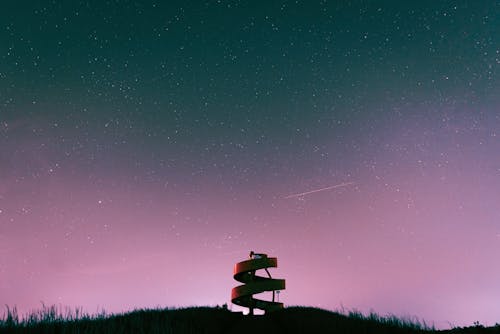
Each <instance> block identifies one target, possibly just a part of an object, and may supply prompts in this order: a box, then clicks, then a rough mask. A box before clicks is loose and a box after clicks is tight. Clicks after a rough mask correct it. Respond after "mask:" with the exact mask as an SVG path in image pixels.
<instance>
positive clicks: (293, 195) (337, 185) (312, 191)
mask: <svg viewBox="0 0 500 334" xmlns="http://www.w3.org/2000/svg"><path fill="white" fill-rule="evenodd" d="M350 184H354V182H344V183H340V184H336V185H334V186H329V187H326V188H320V189H314V190H310V191H306V192H304V193H299V194H292V195H288V196H286V197H284V198H295V197H302V196H305V195H309V194H313V193H317V192H320V191H325V190H330V189H335V188H341V187H345V186H348V185H350Z"/></svg>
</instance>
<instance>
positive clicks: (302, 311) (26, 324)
mask: <svg viewBox="0 0 500 334" xmlns="http://www.w3.org/2000/svg"><path fill="white" fill-rule="evenodd" d="M262 332H265V333H283V334H285V333H286V334H288V333H290V334H294V333H297V334H298V333H353V334H355V333H370V334H376V333H384V334H386V333H387V334H399V333H443V334H445V333H446V334H455V333H457V334H459V333H500V326H496V327H489V328H484V327H482V326H480V325H479V324H477V325H475V326H472V327H467V328H455V329H452V330H446V331H436V330H434V329H433V328H430V327H429V326H427V325H426V324H425V323H419V322H418V321H410V320H405V319H399V318H396V317H380V316H378V315H376V314H371V315H368V316H363V315H362V314H360V313H357V312H350V313H349V314H347V315H345V314H340V313H337V312H330V311H326V310H322V309H317V308H310V307H289V308H285V309H283V310H279V311H276V312H272V313H270V314H268V315H263V316H245V315H243V314H242V313H237V312H231V311H229V310H227V309H225V308H218V307H216V308H211V307H192V308H184V309H153V310H136V311H133V312H130V313H126V314H120V315H106V314H104V313H103V314H100V315H95V316H89V315H84V314H83V315H82V314H81V313H80V314H79V312H73V313H71V312H66V313H63V312H60V311H58V310H57V309H56V308H55V307H49V308H45V309H43V310H41V311H39V312H35V313H33V314H31V315H30V316H28V317H27V318H26V319H24V320H20V319H19V317H18V316H17V314H16V312H15V310H8V313H7V314H6V315H5V316H4V317H3V319H1V318H0V333H1V334H3V333H9V334H17V333H27V334H32V333H33V334H34V333H65V334H72V333H79V334H81V333H95V334H99V333H113V334H121V333H134V334H136V333H137V334H140V333H144V334H146V333H165V334H168V333H176V334H183V333H204V334H211V333H213V334H224V333H227V334H232V333H238V334H245V333H262Z"/></svg>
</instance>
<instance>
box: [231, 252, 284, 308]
mask: <svg viewBox="0 0 500 334" xmlns="http://www.w3.org/2000/svg"><path fill="white" fill-rule="evenodd" d="M276 267H278V259H277V258H275V257H267V254H256V253H254V252H251V253H250V259H249V260H246V261H242V262H238V263H236V264H235V265H234V275H233V277H234V279H235V280H237V281H238V282H241V283H243V284H242V285H239V286H237V287H234V288H233V290H232V291H231V301H232V302H233V303H234V304H236V305H239V306H243V307H248V309H249V314H251V315H253V311H254V309H261V310H263V311H264V312H266V313H267V312H270V311H274V310H278V309H281V308H283V303H280V302H278V301H275V300H274V299H275V298H274V297H275V292H276V291H279V290H284V289H285V280H284V279H276V278H272V277H271V274H270V273H269V270H268V268H276ZM261 269H263V270H265V272H266V273H267V276H268V277H265V276H258V275H256V272H257V271H258V270H261ZM265 291H272V293H273V297H272V300H271V301H268V300H262V299H257V298H254V297H253V295H255V294H258V293H262V292H265Z"/></svg>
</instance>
